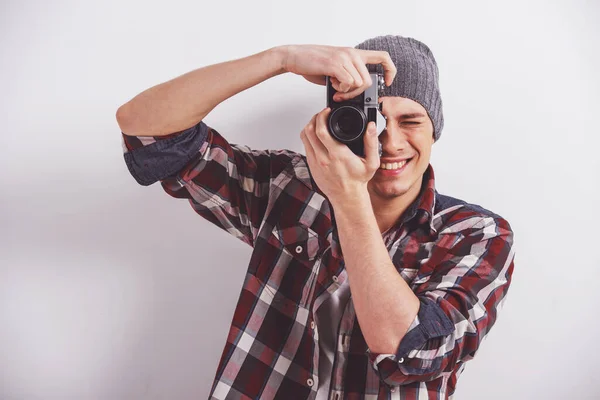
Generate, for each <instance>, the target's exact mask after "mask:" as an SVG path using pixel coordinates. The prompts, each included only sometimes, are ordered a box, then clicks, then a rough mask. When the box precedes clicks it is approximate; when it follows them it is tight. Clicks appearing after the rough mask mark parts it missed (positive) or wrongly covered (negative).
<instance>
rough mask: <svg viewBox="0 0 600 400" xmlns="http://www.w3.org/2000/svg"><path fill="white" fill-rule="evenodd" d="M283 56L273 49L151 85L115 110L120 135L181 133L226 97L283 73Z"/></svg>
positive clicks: (280, 49)
mask: <svg viewBox="0 0 600 400" xmlns="http://www.w3.org/2000/svg"><path fill="white" fill-rule="evenodd" d="M285 55H286V47H285V46H278V47H273V48H271V49H268V50H264V51H262V52H260V53H257V54H253V55H251V56H248V57H244V58H240V59H236V60H232V61H227V62H223V63H219V64H213V65H209V66H206V67H202V68H199V69H196V70H194V71H191V72H188V73H186V74H183V75H181V76H179V77H177V78H174V79H172V80H169V81H167V82H164V83H161V84H159V85H156V86H153V87H151V88H149V89H147V90H145V91H144V92H142V93H140V94H138V95H137V96H135V97H134V98H133V99H131V100H130V101H128V102H127V103H125V104H124V105H122V106H121V107H120V108H119V110H118V111H117V121H118V123H119V126H120V128H121V130H122V131H123V133H125V134H128V135H136V136H162V135H167V134H170V133H173V132H179V131H182V130H184V129H186V128H189V127H190V126H192V125H194V124H196V123H198V122H199V121H201V120H202V119H204V117H205V116H206V115H207V114H208V113H210V111H212V109H213V108H215V107H216V106H217V105H219V104H220V103H221V102H223V101H224V100H226V99H228V98H229V97H231V96H234V95H236V94H238V93H240V92H242V91H244V90H246V89H248V88H250V87H252V86H255V85H257V84H259V83H261V82H263V81H265V80H267V79H269V78H271V77H274V76H277V75H279V74H282V73H284V72H285V70H284V63H285Z"/></svg>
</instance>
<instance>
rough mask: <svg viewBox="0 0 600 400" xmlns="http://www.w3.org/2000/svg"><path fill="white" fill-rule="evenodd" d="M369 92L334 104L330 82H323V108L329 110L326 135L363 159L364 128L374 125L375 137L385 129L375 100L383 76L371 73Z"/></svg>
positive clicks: (366, 91)
mask: <svg viewBox="0 0 600 400" xmlns="http://www.w3.org/2000/svg"><path fill="white" fill-rule="evenodd" d="M370 75H371V81H372V82H373V83H372V84H371V86H370V87H369V88H367V89H366V90H365V91H364V92H362V93H361V94H359V95H358V96H356V97H354V98H352V99H347V100H343V101H340V102H337V101H335V100H333V95H334V94H335V93H337V91H336V90H335V89H334V88H333V86H332V85H331V79H330V77H329V76H327V77H326V82H327V107H329V108H331V112H330V113H329V117H328V119H327V128H328V129H329V133H330V134H331V136H333V137H334V138H335V139H337V140H338V141H340V142H342V143H345V144H346V145H348V147H349V148H350V150H352V152H353V153H354V154H356V155H358V156H360V157H364V156H365V154H364V135H365V133H366V131H367V124H368V123H369V122H370V121H375V124H376V125H377V135H379V134H381V132H382V131H383V130H384V129H385V123H386V121H385V117H384V116H383V114H381V109H382V108H381V106H382V105H381V104H379V96H380V93H382V91H383V88H384V85H385V81H384V77H383V74H379V73H372V74H370ZM379 155H380V156H381V143H379Z"/></svg>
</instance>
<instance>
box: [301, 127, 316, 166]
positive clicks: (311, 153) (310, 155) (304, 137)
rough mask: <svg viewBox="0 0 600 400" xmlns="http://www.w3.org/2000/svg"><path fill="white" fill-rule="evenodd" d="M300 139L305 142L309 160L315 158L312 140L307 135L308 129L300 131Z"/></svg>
mask: <svg viewBox="0 0 600 400" xmlns="http://www.w3.org/2000/svg"><path fill="white" fill-rule="evenodd" d="M300 139H301V140H302V143H303V144H304V149H305V150H306V158H307V160H311V162H312V160H314V158H315V150H314V149H313V147H312V144H310V141H309V140H308V136H307V135H306V131H304V130H303V131H302V132H300Z"/></svg>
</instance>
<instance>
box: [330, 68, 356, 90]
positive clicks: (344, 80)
mask: <svg viewBox="0 0 600 400" xmlns="http://www.w3.org/2000/svg"><path fill="white" fill-rule="evenodd" d="M335 78H336V79H337V81H338V82H339V84H338V85H337V87H336V86H334V83H335V81H332V86H333V88H334V89H335V90H337V91H338V92H347V91H348V90H349V89H350V88H351V87H352V85H354V78H353V77H352V75H350V73H349V72H348V71H346V68H344V67H343V66H341V65H340V66H339V67H338V68H337V69H336V70H335Z"/></svg>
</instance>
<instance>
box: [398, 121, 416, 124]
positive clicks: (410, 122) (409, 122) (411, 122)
mask: <svg viewBox="0 0 600 400" xmlns="http://www.w3.org/2000/svg"><path fill="white" fill-rule="evenodd" d="M401 124H409V125H419V124H420V122H418V121H404V122H401Z"/></svg>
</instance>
